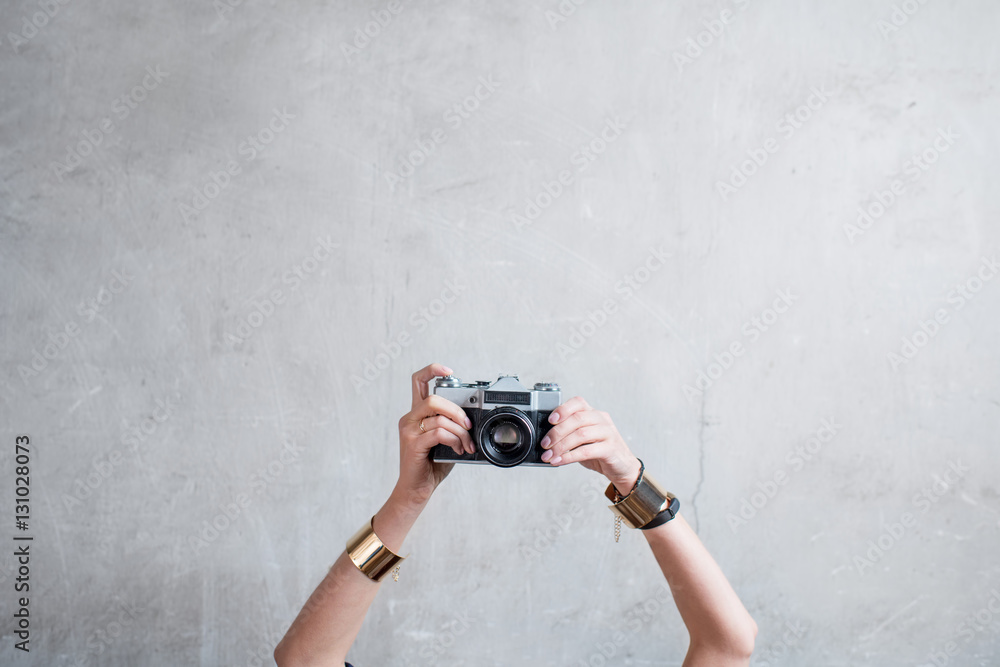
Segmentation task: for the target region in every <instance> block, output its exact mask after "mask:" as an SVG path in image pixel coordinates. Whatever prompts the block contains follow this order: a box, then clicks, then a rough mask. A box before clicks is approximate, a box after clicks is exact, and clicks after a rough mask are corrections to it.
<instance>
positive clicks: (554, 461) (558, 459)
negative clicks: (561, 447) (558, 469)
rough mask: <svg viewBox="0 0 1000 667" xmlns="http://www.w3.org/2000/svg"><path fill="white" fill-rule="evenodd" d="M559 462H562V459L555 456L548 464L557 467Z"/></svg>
mask: <svg viewBox="0 0 1000 667" xmlns="http://www.w3.org/2000/svg"><path fill="white" fill-rule="evenodd" d="M560 461H562V457H561V456H557V457H555V458H554V459H552V460H551V461H549V463H551V464H552V465H557V464H558V463H559V462H560Z"/></svg>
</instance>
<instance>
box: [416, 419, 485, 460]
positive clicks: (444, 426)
mask: <svg viewBox="0 0 1000 667" xmlns="http://www.w3.org/2000/svg"><path fill="white" fill-rule="evenodd" d="M423 422H424V432H425V433H436V434H438V437H440V438H442V442H440V443H435V444H442V445H443V444H446V443H445V442H444V441H443V439H444V438H445V437H446V435H445V434H448V435H453V436H455V437H456V438H458V441H459V444H460V446H461V448H462V450H464V451H465V452H467V453H469V454H471V453H472V452H473V451H475V450H474V449H473V447H472V438H471V437H469V431H468V430H467V429H465V428H464V427H463V426H462V425H460V424H456V423H455V422H454V421H452V420H451V419H450V418H448V417H445V416H443V415H437V416H434V417H425V418H424V420H423ZM456 453H458V454H462V453H463V452H461V451H457V452H456Z"/></svg>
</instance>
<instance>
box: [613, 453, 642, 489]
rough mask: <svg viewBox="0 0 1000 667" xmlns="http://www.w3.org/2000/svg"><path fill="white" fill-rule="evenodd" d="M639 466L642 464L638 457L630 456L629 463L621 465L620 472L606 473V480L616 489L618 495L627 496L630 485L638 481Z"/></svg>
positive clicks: (632, 485)
mask: <svg viewBox="0 0 1000 667" xmlns="http://www.w3.org/2000/svg"><path fill="white" fill-rule="evenodd" d="M641 467H642V464H641V463H640V462H639V459H638V458H636V457H635V456H632V457H631V460H630V461H629V463H628V464H627V465H626V466H623V468H622V470H621V471H620V472H618V473H617V474H614V475H608V481H609V482H611V483H612V484H613V485H614V487H615V489H617V490H618V493H619V495H622V496H627V495H628V494H629V492H630V491H631V490H632V487H634V486H635V483H636V482H637V481H639V469H640V468H641Z"/></svg>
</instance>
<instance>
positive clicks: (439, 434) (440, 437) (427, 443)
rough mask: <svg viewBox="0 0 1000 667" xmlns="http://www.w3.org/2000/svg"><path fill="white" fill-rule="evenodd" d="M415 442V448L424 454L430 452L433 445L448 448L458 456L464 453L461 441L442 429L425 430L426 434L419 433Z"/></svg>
mask: <svg viewBox="0 0 1000 667" xmlns="http://www.w3.org/2000/svg"><path fill="white" fill-rule="evenodd" d="M425 423H426V422H425ZM415 442H416V444H417V447H418V448H419V449H421V450H423V451H425V452H430V451H431V448H432V447H434V445H444V446H445V447H450V448H451V450H452V451H454V452H455V453H456V454H458V455H459V456H461V455H462V454H464V453H465V445H464V443H463V442H462V439H461V438H460V437H459V436H457V435H455V434H454V433H452V432H450V431H448V430H446V429H443V428H435V429H433V430H432V429H427V432H426V433H421V434H420V437H418V438H417V439H416V441H415ZM425 455H426V454H425Z"/></svg>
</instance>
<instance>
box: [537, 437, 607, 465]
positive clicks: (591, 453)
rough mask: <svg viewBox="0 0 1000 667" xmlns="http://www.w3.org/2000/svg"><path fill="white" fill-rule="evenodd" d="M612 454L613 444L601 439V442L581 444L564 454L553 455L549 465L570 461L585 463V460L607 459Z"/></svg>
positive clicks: (563, 463)
mask: <svg viewBox="0 0 1000 667" xmlns="http://www.w3.org/2000/svg"><path fill="white" fill-rule="evenodd" d="M610 455H611V445H610V444H609V443H608V442H606V441H604V440H601V441H599V442H592V443H588V444H584V445H580V446H579V447H576V448H575V449H571V450H570V451H568V452H566V453H565V454H563V455H562V456H553V457H552V459H550V460H549V465H553V466H564V465H569V464H570V463H583V462H584V461H600V460H604V459H606V458H607V457H608V456H610Z"/></svg>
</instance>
